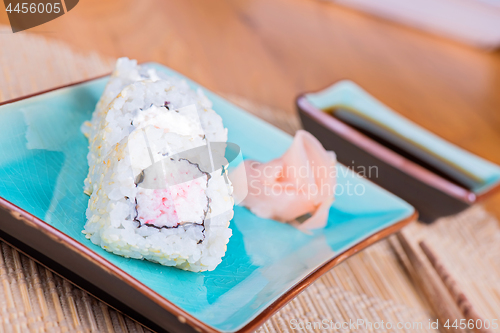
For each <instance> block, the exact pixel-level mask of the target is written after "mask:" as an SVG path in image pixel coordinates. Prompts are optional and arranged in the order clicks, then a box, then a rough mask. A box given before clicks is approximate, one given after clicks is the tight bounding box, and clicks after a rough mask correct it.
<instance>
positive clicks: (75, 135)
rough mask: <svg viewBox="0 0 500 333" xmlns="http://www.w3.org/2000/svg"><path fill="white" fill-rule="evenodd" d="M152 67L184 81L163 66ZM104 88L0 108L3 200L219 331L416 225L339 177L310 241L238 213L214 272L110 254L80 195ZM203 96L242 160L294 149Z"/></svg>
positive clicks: (407, 211) (406, 210) (400, 204)
mask: <svg viewBox="0 0 500 333" xmlns="http://www.w3.org/2000/svg"><path fill="white" fill-rule="evenodd" d="M148 65H149V66H152V67H155V68H156V69H158V70H160V71H164V72H166V73H168V74H171V75H177V76H180V75H179V74H178V73H176V72H174V71H172V70H170V69H168V68H166V67H163V66H161V65H158V64H148ZM106 82H107V78H101V79H96V80H92V81H89V82H86V83H82V84H78V85H74V86H70V87H67V88H62V89H59V90H55V91H52V92H49V93H45V94H42V95H38V96H35V97H31V98H27V99H23V100H20V101H17V102H14V103H10V104H6V105H3V106H0V115H1V117H2V118H1V119H2V122H0V196H1V197H3V198H4V199H6V200H7V201H9V202H11V203H13V204H14V205H16V206H18V207H20V208H22V209H24V210H25V211H27V212H28V213H30V214H32V215H34V216H36V217H37V218H39V219H41V220H43V221H45V222H46V223H48V224H49V225H51V226H53V227H54V228H56V229H57V230H59V231H61V232H63V233H64V234H66V235H68V236H70V237H71V238H73V239H74V240H76V241H77V242H79V243H81V244H82V245H83V246H85V247H87V248H88V249H90V250H91V251H94V252H95V253H97V254H98V255H100V256H102V257H103V258H105V259H106V260H107V261H109V263H111V264H114V265H115V266H116V267H118V268H119V269H121V270H123V271H124V272H126V273H127V274H129V275H131V276H132V277H134V278H135V279H136V280H138V281H139V282H140V283H142V284H144V285H145V286H147V287H149V288H150V289H152V290H153V291H154V292H156V293H158V294H159V295H161V296H162V297H164V298H165V299H166V300H168V301H169V302H171V303H173V304H175V305H176V306H178V307H179V308H180V309H181V310H182V311H185V312H186V313H187V314H189V315H191V316H193V317H194V318H195V319H197V320H199V321H200V322H203V323H204V324H206V325H208V326H210V327H211V328H213V329H215V330H218V331H225V332H229V331H238V330H245V329H247V328H249V327H250V326H249V323H251V322H252V321H253V322H254V323H255V318H260V320H263V319H264V318H263V315H261V314H262V313H265V316H270V315H271V314H272V313H273V312H274V311H276V310H277V308H275V307H273V309H272V310H269V309H268V307H270V306H271V305H275V306H276V305H277V304H279V305H282V304H281V303H279V302H278V303H276V301H277V300H278V299H281V300H283V299H286V296H287V295H292V294H293V292H297V291H298V290H299V289H300V287H302V286H304V285H306V284H308V283H310V282H312V280H313V279H311V278H308V277H309V276H310V275H311V274H312V275H314V272H316V271H317V270H318V269H320V268H321V267H326V266H325V265H327V264H328V263H332V262H333V261H332V260H334V258H336V257H337V258H338V256H339V255H341V254H342V253H344V252H346V251H347V250H349V249H351V250H352V248H353V247H355V249H356V250H359V249H362V248H363V247H364V246H366V245H368V244H369V243H370V242H368V239H369V238H370V237H371V239H372V241H371V242H373V241H374V240H376V237H374V235H375V236H376V235H382V232H383V231H384V230H385V231H386V232H388V231H387V230H390V232H393V231H396V230H397V228H399V227H402V226H403V224H404V223H406V222H408V221H409V220H411V219H412V218H414V217H415V212H414V209H413V207H412V206H410V205H409V204H407V203H406V202H404V201H403V200H401V199H399V198H397V197H396V196H394V195H392V194H390V193H388V192H386V191H385V190H383V189H381V188H380V187H378V186H376V185H374V184H372V183H370V182H368V181H366V180H364V179H361V178H359V177H358V176H355V175H354V174H353V173H352V172H350V171H348V170H347V169H345V168H341V170H340V172H339V175H338V183H339V185H340V187H339V188H341V189H343V193H340V190H339V189H338V191H337V192H339V195H338V196H337V199H336V201H335V203H334V204H333V206H332V208H331V210H330V217H329V222H328V225H327V227H326V228H325V229H322V230H319V231H316V232H314V233H313V234H312V235H306V234H304V233H302V232H300V231H298V230H296V229H294V228H293V227H291V226H288V225H284V224H281V223H277V222H274V221H271V220H265V219H260V218H258V217H256V216H254V215H253V214H251V213H250V212H249V211H248V210H246V209H244V208H241V207H236V208H235V216H234V219H233V220H232V222H231V228H232V230H233V236H232V237H231V239H230V241H229V244H228V249H227V253H226V256H225V257H224V258H223V261H222V263H221V264H220V265H219V266H218V267H217V269H216V270H214V271H212V272H204V273H192V272H185V271H181V270H178V269H175V268H171V267H165V266H161V265H159V264H155V263H151V262H147V261H141V260H135V259H126V258H123V257H120V256H116V255H113V254H110V253H108V252H106V251H104V250H103V249H101V248H100V247H97V246H95V245H93V244H92V243H91V242H90V241H89V240H87V239H86V238H85V237H84V235H83V234H82V232H81V230H82V229H83V225H84V224H85V210H86V208H87V202H88V196H86V195H85V194H84V193H83V191H82V186H83V180H84V178H85V177H86V174H87V169H88V167H87V160H86V155H87V152H88V148H87V140H86V139H85V137H84V136H83V135H82V134H81V132H80V126H81V124H82V123H83V121H85V120H88V119H90V117H91V114H92V111H93V109H94V106H95V104H96V102H97V100H98V99H99V97H100V94H101V92H102V91H103V89H104V86H105V84H106ZM188 82H189V83H190V85H191V86H192V87H194V88H201V89H203V88H202V87H200V86H199V85H197V84H195V83H194V82H192V81H189V80H188ZM204 91H205V93H206V95H207V96H208V98H209V99H210V100H211V101H212V102H213V104H214V109H215V110H216V111H217V112H218V113H219V114H220V115H221V116H222V118H223V121H224V125H225V126H226V127H227V128H228V129H229V141H230V142H234V143H236V144H238V145H239V146H240V147H241V151H242V153H243V156H244V158H249V159H254V160H259V161H269V160H271V159H273V158H276V157H278V156H280V155H281V154H283V152H285V150H286V149H287V148H288V146H289V145H290V143H291V142H292V137H290V136H289V135H288V134H285V133H284V132H282V131H280V130H278V129H276V128H275V127H273V126H271V125H269V124H267V123H265V122H263V121H262V120H260V119H258V118H256V117H254V116H252V115H250V114H248V113H246V112H245V111H243V110H241V109H239V108H237V107H235V106H234V105H232V104H230V103H229V102H227V101H225V100H224V99H222V98H221V97H219V96H217V95H215V94H213V93H211V92H210V91H207V90H204ZM356 191H357V194H356ZM396 226H397V227H396ZM386 234H387V233H385V234H384V235H386ZM21 241H22V239H21ZM349 253H350V252H349ZM339 259H340V258H339ZM335 262H336V261H335ZM315 277H317V276H315ZM128 305H129V306H131V307H133V304H128ZM266 309H267V310H266ZM259 315H260V317H259Z"/></svg>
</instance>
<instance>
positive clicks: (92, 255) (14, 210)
mask: <svg viewBox="0 0 500 333" xmlns="http://www.w3.org/2000/svg"><path fill="white" fill-rule="evenodd" d="M106 76H109V74H106V75H101V76H98V77H94V78H91V79H86V80H82V81H78V82H74V83H70V84H66V85H62V86H58V87H55V88H51V89H47V90H44V91H41V92H38V93H34V94H30V95H26V96H22V97H19V98H14V99H11V100H8V101H4V102H1V103H0V106H2V105H6V104H11V103H14V102H19V101H22V100H25V99H28V98H31V97H36V96H39V95H43V94H46V93H48V92H52V91H56V90H59V89H63V88H68V87H72V86H75V85H79V84H83V83H86V82H89V81H93V80H96V79H100V78H104V77H106ZM368 181H369V180H368ZM372 184H373V183H372ZM375 185H376V184H375ZM376 186H377V187H380V186H378V185H376ZM384 191H385V190H384ZM0 206H1V207H3V208H4V209H6V210H7V211H9V212H10V214H11V215H12V216H13V217H15V218H16V219H18V220H23V221H24V222H25V223H27V224H28V225H30V226H31V227H33V228H36V229H38V230H39V231H41V232H43V233H45V234H47V235H48V236H49V237H50V238H51V239H53V240H54V241H56V242H59V243H62V244H64V245H65V246H66V247H68V250H71V251H74V252H77V253H78V254H79V255H81V256H82V257H83V258H85V259H86V260H89V261H91V262H93V263H94V264H95V265H98V266H100V267H101V268H103V269H104V270H106V271H108V272H109V273H110V274H113V275H114V276H115V277H116V278H119V279H121V280H122V281H125V282H126V283H127V284H128V285H130V286H131V287H133V288H135V289H136V290H139V291H140V292H141V293H143V294H144V295H145V296H147V297H148V298H150V299H151V300H152V301H153V302H155V303H156V304H158V305H159V306H161V307H162V308H163V309H165V310H167V311H168V312H170V313H172V314H174V315H175V316H177V318H178V320H179V321H180V322H182V323H186V324H188V325H190V326H192V327H193V328H194V329H195V330H197V331H202V332H207V333H220V332H221V331H219V330H216V329H214V328H213V327H211V326H209V325H207V324H205V323H204V322H202V321H201V320H199V319H197V318H195V317H194V316H192V315H190V314H189V313H187V312H186V311H184V310H182V309H181V308H179V307H178V306H177V305H175V304H174V303H172V302H170V301H169V300H168V299H166V298H165V297H163V296H161V295H160V294H158V293H157V292H155V291H154V290H152V289H151V288H149V287H147V286H146V285H144V284H143V283H141V282H140V281H138V280H137V279H135V278H134V277H133V276H132V275H130V274H128V273H126V272H125V271H123V270H122V269H121V268H119V267H117V266H116V265H114V264H112V263H111V262H109V261H107V260H106V259H104V258H103V257H101V256H100V255H99V254H97V253H96V252H94V251H92V250H91V249H90V248H87V247H86V246H85V245H83V244H80V243H79V242H78V241H76V240H75V239H73V238H71V237H70V236H68V235H66V234H65V233H63V232H62V231H59V230H58V229H56V228H54V227H52V226H51V225H49V224H48V223H46V222H44V221H43V220H41V219H39V218H37V217H36V216H34V215H32V214H31V213H28V212H27V211H25V210H24V209H22V208H20V207H18V206H16V205H15V204H13V203H11V202H9V201H8V200H6V199H4V198H3V197H0ZM417 218H418V213H417V212H416V211H415V209H413V213H412V214H411V215H410V216H408V217H406V218H404V219H402V220H400V221H397V222H394V223H393V224H391V225H390V226H388V227H386V228H384V229H382V230H380V231H378V232H376V233H375V234H373V235H370V236H368V237H367V238H365V239H364V240H362V241H361V242H359V243H357V244H356V245H354V246H352V247H350V248H349V249H347V250H345V251H344V252H342V253H340V254H339V255H337V256H335V257H334V258H332V259H331V260H328V261H326V262H325V263H324V264H323V265H321V266H319V267H318V268H316V269H315V270H314V271H312V272H311V273H310V274H309V275H307V276H306V277H305V278H303V279H302V280H301V281H299V282H298V283H296V284H295V285H294V286H292V287H291V288H290V289H288V290H287V291H286V292H284V293H283V294H282V295H281V296H280V297H279V298H278V299H276V300H275V301H274V302H272V303H271V304H270V305H269V306H267V307H266V308H265V309H264V310H263V311H262V312H261V313H259V314H258V315H257V316H256V317H255V318H254V319H252V320H251V321H250V322H249V323H247V324H246V325H245V326H244V327H242V328H241V329H239V330H238V331H237V333H250V332H253V331H254V330H255V329H257V328H258V327H259V326H260V325H262V324H263V323H264V321H266V320H267V319H269V318H270V317H271V316H272V315H273V314H274V313H276V312H277V311H278V310H279V309H280V308H282V307H283V306H285V305H286V304H287V303H288V302H289V301H290V300H292V299H293V298H294V297H295V296H297V294H299V293H300V292H301V291H302V290H304V289H305V288H306V287H308V286H309V285H310V284H312V283H313V282H314V281H315V280H317V279H318V278H319V277H320V276H321V275H323V274H324V273H325V272H326V271H328V270H330V269H331V268H333V267H334V266H336V265H337V264H339V263H341V262H342V261H344V260H345V259H347V258H349V257H350V256H352V255H354V254H356V253H357V252H359V251H361V250H363V249H365V248H366V247H368V246H370V245H372V244H374V243H375V242H377V241H379V240H381V239H383V238H385V237H387V236H389V235H391V234H393V233H395V232H397V231H398V230H400V229H401V228H403V227H404V226H405V225H407V224H409V223H410V222H412V221H415V220H416V219H417Z"/></svg>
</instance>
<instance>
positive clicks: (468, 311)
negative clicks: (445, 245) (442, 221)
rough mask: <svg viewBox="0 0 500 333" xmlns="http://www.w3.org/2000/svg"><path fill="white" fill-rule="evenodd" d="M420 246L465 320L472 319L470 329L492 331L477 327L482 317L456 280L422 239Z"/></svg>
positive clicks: (489, 332) (482, 320)
mask: <svg viewBox="0 0 500 333" xmlns="http://www.w3.org/2000/svg"><path fill="white" fill-rule="evenodd" d="M419 245H420V248H421V249H422V251H423V252H424V254H425V255H426V257H427V259H429V261H430V263H431V264H432V266H433V267H434V269H435V270H436V272H437V274H438V275H439V277H440V278H441V280H442V281H443V283H444V285H445V286H446V288H447V289H448V291H449V292H450V294H451V296H452V297H453V299H454V300H455V303H456V304H457V306H458V308H459V309H460V311H461V312H462V314H463V315H464V317H465V318H466V319H467V322H469V320H472V321H473V322H474V324H473V326H474V328H473V329H472V331H474V332H477V333H492V332H493V331H491V330H489V329H485V328H477V326H478V325H476V323H477V322H481V323H482V325H481V327H482V326H484V325H483V324H484V322H485V321H484V319H483V318H482V317H481V316H480V315H479V313H477V311H476V310H475V309H474V306H473V305H472V304H471V302H470V301H469V299H468V298H467V296H466V295H465V293H464V292H463V290H462V289H461V288H460V286H459V285H458V283H457V282H456V280H455V279H454V278H453V276H452V274H451V273H450V272H449V271H448V270H447V269H446V267H445V266H444V265H443V263H442V262H441V260H439V258H438V257H437V255H436V254H435V253H434V252H433V251H432V250H431V249H430V248H429V246H427V244H426V243H425V242H424V241H420V242H419Z"/></svg>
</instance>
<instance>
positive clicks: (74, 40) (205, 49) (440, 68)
mask: <svg viewBox="0 0 500 333" xmlns="http://www.w3.org/2000/svg"><path fill="white" fill-rule="evenodd" d="M1 23H3V24H8V19H7V16H6V13H5V12H4V11H0V24H1ZM21 33H37V34H43V35H44V36H46V37H48V38H53V39H59V40H63V41H65V42H66V43H69V44H70V45H72V46H73V47H74V48H75V49H78V50H80V51H82V52H98V53H100V54H102V55H107V56H111V57H120V56H128V57H131V58H136V59H138V60H139V61H157V62H160V63H163V64H165V65H167V66H170V67H171V68H173V69H175V70H178V71H180V72H181V73H183V74H185V75H187V76H189V77H191V78H193V79H194V80H196V81H198V82H199V83H201V84H203V85H205V86H206V87H208V88H209V89H212V90H215V91H217V92H222V93H226V94H233V95H237V96H242V97H245V98H247V99H249V100H252V101H254V102H256V103H260V104H265V105H269V106H272V107H275V108H279V109H282V110H283V111H284V112H288V113H290V114H293V113H294V112H295V109H294V98H295V96H296V95H297V94H298V93H300V92H304V91H308V90H316V89H319V88H322V87H324V86H326V85H328V84H330V83H332V82H334V81H336V80H339V79H343V78H348V79H351V80H354V81H355V82H357V83H358V84H360V85H361V86H363V87H364V88H365V89H367V90H368V91H369V92H370V93H372V94H373V95H374V96H376V97H377V98H378V99H380V100H381V101H383V102H384V103H386V104H388V105H389V106H390V107H392V108H394V109H395V110H397V111H399V112H400V113H402V114H403V115H404V116H406V117H408V118H409V119H411V120H413V121H415V122H416V123H418V124H420V125H423V126H424V127H426V128H428V129H429V130H431V131H433V132H435V133H437V134H439V135H441V136H442V137H444V138H445V139H447V140H450V141H451V142H454V143H455V144H457V145H459V146H461V147H463V148H465V149H468V150H470V151H472V152H474V153H476V154H478V155H480V156H483V157H485V158H487V159H490V160H491V161H493V162H496V163H499V164H500V149H499V148H500V52H486V51H482V50H478V49H474V48H472V47H469V46H466V45H461V44H458V43H455V42H453V41H449V40H446V39H443V38H440V37H435V36H432V35H429V34H426V33H423V32H420V31H417V30H414V29H411V28H406V27H403V26H400V25H396V24H393V23H390V22H387V21H384V20H382V19H378V18H374V17H371V16H368V15H365V14H362V13H358V12H356V11H353V10H350V9H346V8H343V7H340V6H337V5H334V4H331V3H329V2H326V1H318V0H210V1H207V0H147V1H138V0H136V1H133V0H106V1H102V0H82V1H80V3H79V4H78V5H77V6H76V7H75V9H73V10H72V11H70V12H69V13H68V14H66V15H64V16H62V17H60V18H58V19H56V20H54V21H52V22H49V23H46V24H44V25H42V26H39V27H36V28H33V29H30V30H29V32H21ZM0 47H8V45H0ZM486 206H487V208H488V209H489V210H490V211H494V212H495V213H496V214H497V216H500V195H496V196H494V197H492V198H491V199H489V200H488V201H487V202H486Z"/></svg>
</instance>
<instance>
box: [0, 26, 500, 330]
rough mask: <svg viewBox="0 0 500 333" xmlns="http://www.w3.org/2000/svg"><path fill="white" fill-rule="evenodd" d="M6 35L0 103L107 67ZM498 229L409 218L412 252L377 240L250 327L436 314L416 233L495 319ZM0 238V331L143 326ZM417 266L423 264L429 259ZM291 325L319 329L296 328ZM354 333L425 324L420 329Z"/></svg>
mask: <svg viewBox="0 0 500 333" xmlns="http://www.w3.org/2000/svg"><path fill="white" fill-rule="evenodd" d="M8 31H9V29H8V28H7V27H0V45H2V47H1V48H0V67H1V72H0V75H1V77H2V79H1V80H0V101H3V100H8V99H12V98H15V97H19V96H23V95H27V94H30V93H34V92H37V91H41V90H44V89H48V88H52V87H55V86H60V85H64V84H67V83H71V82H74V81H79V80H83V79H86V78H90V77H94V76H98V75H102V74H105V73H107V72H109V71H110V70H111V68H112V66H113V63H114V59H108V58H105V57H101V56H99V55H97V54H81V53H78V52H75V51H74V50H72V49H71V48H69V47H68V46H67V45H64V44H62V43H60V42H58V41H54V40H50V39H47V38H45V37H44V36H42V35H33V34H29V33H18V34H16V35H13V34H10V33H6V32H8ZM226 97H227V98H228V99H230V100H232V101H233V102H235V103H236V104H239V105H241V106H242V107H243V108H245V109H247V110H248V111H250V112H252V113H254V114H256V115H258V116H260V117H262V118H264V119H265V120H267V121H269V122H271V123H273V124H275V125H277V126H278V127H281V128H282V129H283V130H285V131H288V132H290V133H293V132H294V130H295V129H297V128H298V126H299V122H298V119H297V118H292V117H290V115H287V114H285V113H284V112H280V111H279V110H273V109H269V108H266V107H263V106H260V105H255V104H253V103H251V102H250V101H248V100H246V99H243V98H240V97H238V96H226ZM499 229H500V228H499V224H498V221H497V220H496V219H494V218H493V217H491V216H489V215H488V213H486V212H485V211H484V209H482V208H481V207H475V208H473V209H471V210H469V211H466V212H464V213H463V214H461V215H459V216H457V217H453V218H448V219H443V220H441V221H439V222H437V223H435V224H434V225H432V226H431V227H427V226H423V225H420V224H413V225H411V226H409V227H408V228H407V229H406V231H405V232H404V233H402V234H401V235H400V237H402V238H401V239H402V240H403V241H405V240H407V241H409V243H411V246H410V247H412V248H413V252H412V253H413V255H414V257H412V255H411V253H410V254H407V252H405V251H404V249H403V247H402V246H401V243H400V242H399V240H398V239H397V238H396V236H392V237H391V238H390V239H388V240H384V241H381V242H379V243H377V244H375V245H374V246H372V247H370V248H368V249H367V250H365V251H363V252H361V253H359V254H357V255H356V256H354V257H352V258H350V259H348V260H347V261H345V262H344V263H342V264H340V265H339V266H337V267H336V268H334V269H332V270H331V271H330V272H328V273H326V274H325V275H324V276H322V277H321V278H320V279H319V280H318V281H316V282H315V283H314V284H312V285H311V286H309V287H308V288H307V289H305V290H304V291H303V292H302V293H301V294H300V295H299V296H297V297H296V298H295V299H294V300H292V301H291V302H290V303H289V304H288V305H286V306H285V307H284V308H283V309H281V310H280V311H279V312H278V313H277V314H275V315H274V316H273V317H272V318H271V319H270V320H268V321H267V322H266V323H265V324H264V325H263V326H262V327H260V328H259V329H258V331H259V332H262V333H263V332H266V333H267V332H291V331H293V329H292V327H291V325H294V326H298V324H299V323H302V324H306V323H307V322H311V323H313V322H321V321H323V320H325V321H326V322H330V321H332V322H333V323H335V322H339V323H343V322H349V320H350V319H351V320H353V321H356V320H358V319H364V320H365V321H370V322H372V323H375V322H380V321H382V320H384V321H385V322H387V321H391V322H392V323H397V322H403V323H406V322H408V323H413V322H422V323H427V322H428V320H429V319H432V320H434V319H435V317H436V313H437V312H436V311H435V309H433V307H432V306H431V305H432V300H431V301H428V297H425V296H424V295H426V294H425V293H423V292H422V290H424V289H425V285H424V288H422V286H421V285H419V283H418V282H419V281H422V279H420V278H419V276H421V274H419V271H418V270H415V266H414V263H415V260H416V259H415V258H417V259H418V258H420V259H421V260H425V258H424V259H422V258H423V255H422V253H419V252H418V249H417V247H416V245H415V244H418V242H419V240H421V239H425V240H426V242H428V243H429V244H430V245H431V246H432V248H433V250H434V251H435V252H436V253H438V254H439V256H440V258H441V259H442V260H443V261H444V262H446V264H447V265H449V266H450V268H449V269H450V271H452V273H453V275H454V276H455V277H457V278H458V279H459V280H460V281H459V282H460V283H461V284H463V285H465V290H466V291H467V294H468V295H469V294H470V298H471V301H472V302H473V303H474V305H475V306H476V307H477V308H478V309H479V310H480V311H482V312H481V313H483V316H484V317H487V316H494V315H495V314H497V315H498V314H499V313H500V310H499V305H500V258H499V257H498V256H495V254H498V253H499V250H500V248H499V247H500V242H499V240H500V230H499ZM0 244H1V245H0V283H1V286H0V331H1V332H28V331H29V332H149V330H148V329H146V328H144V327H143V326H141V325H140V324H139V323H136V322H134V321H133V320H131V319H129V318H128V317H126V316H124V315H122V314H121V313H120V312H118V311H116V310H114V309H112V308H110V307H108V306H107V305H106V304H104V303H102V302H100V301H99V300H97V299H95V298H94V297H93V296H91V295H89V294H87V293H86V292H84V291H82V290H80V289H79V288H77V287H75V286H74V285H72V284H71V283H69V282H68V281H66V280H65V279H63V278H61V277H59V276H57V275H56V274H54V273H53V272H51V271H49V270H47V269H46V268H44V267H43V266H41V265H39V264H37V263H35V262H34V261H33V260H31V259H29V258H28V257H26V256H24V255H23V254H21V253H19V252H18V251H17V250H15V249H14V248H12V247H10V246H8V245H7V244H5V243H1V242H0ZM426 265H427V266H426V267H427V268H426V269H430V268H429V263H426ZM431 275H432V272H431ZM455 310H456V309H455ZM491 318H493V317H491ZM295 323H296V324H295ZM296 331H301V332H302V331H307V332H313V331H323V329H321V328H318V327H317V326H316V327H315V328H311V329H308V328H304V329H301V328H299V327H297V329H296ZM329 331H332V330H329ZM333 331H339V332H351V331H354V330H352V329H349V328H341V329H338V330H336V329H333ZM357 331H359V332H364V331H367V332H387V331H390V332H399V331H406V332H431V331H434V330H433V329H428V328H427V327H425V326H424V327H423V328H421V329H419V328H415V329H413V328H411V329H405V330H399V329H392V330H385V329H376V328H372V329H367V330H363V329H360V330H357Z"/></svg>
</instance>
